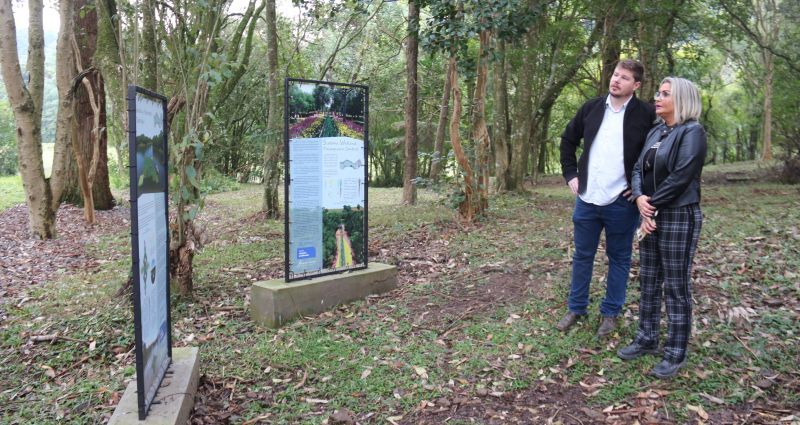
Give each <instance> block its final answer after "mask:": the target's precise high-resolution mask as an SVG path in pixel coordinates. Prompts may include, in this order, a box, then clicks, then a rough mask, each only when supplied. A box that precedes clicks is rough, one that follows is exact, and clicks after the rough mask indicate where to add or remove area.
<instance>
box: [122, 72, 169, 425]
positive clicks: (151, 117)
mask: <svg viewBox="0 0 800 425" xmlns="http://www.w3.org/2000/svg"><path fill="white" fill-rule="evenodd" d="M128 101H129V123H130V135H129V139H130V140H129V143H130V148H129V149H130V158H131V162H132V166H131V225H132V227H133V228H132V232H131V235H132V239H133V243H132V250H133V266H134V267H133V276H134V282H135V283H134V320H135V329H136V375H137V385H138V391H137V392H138V397H139V417H140V419H144V416H146V414H147V410H148V409H149V407H150V404H151V403H152V401H153V398H154V397H155V394H156V392H157V390H158V387H159V385H160V384H161V380H162V379H163V377H164V373H165V372H166V370H167V368H168V367H169V363H170V358H171V341H170V326H169V273H168V255H169V240H168V237H169V235H168V232H167V230H168V215H167V214H168V210H167V205H168V203H167V197H168V192H167V191H168V188H167V177H168V176H167V170H168V166H167V153H168V151H167V133H166V132H167V125H166V98H164V97H162V96H159V95H157V94H155V93H151V92H149V91H147V90H144V89H141V88H139V87H135V86H129V88H128Z"/></svg>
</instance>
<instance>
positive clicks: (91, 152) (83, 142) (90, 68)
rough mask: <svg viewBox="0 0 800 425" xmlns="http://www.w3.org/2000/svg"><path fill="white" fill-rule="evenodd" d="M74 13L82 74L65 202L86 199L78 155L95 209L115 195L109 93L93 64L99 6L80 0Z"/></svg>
mask: <svg viewBox="0 0 800 425" xmlns="http://www.w3.org/2000/svg"><path fill="white" fill-rule="evenodd" d="M75 10H76V11H77V13H74V20H75V25H74V28H75V31H74V38H73V40H74V41H73V45H72V50H73V54H74V57H75V65H76V69H75V70H74V73H75V74H80V75H81V76H82V78H81V80H80V83H81V85H80V87H79V88H78V89H77V90H74V94H75V97H74V99H73V102H74V105H73V106H74V110H75V121H74V124H75V125H76V126H77V128H76V129H75V132H76V136H77V137H75V139H74V140H73V141H72V145H74V146H76V147H77V150H76V149H71V151H72V155H70V156H69V161H68V165H67V168H66V169H67V173H66V177H65V179H66V181H65V187H64V192H63V193H62V195H61V200H62V201H63V202H71V203H73V204H80V203H81V202H82V201H83V202H84V204H85V203H86V201H85V200H83V199H82V198H85V196H83V195H81V190H80V187H81V181H80V179H79V175H80V172H79V171H78V162H79V161H78V158H79V157H80V161H81V162H83V164H86V167H85V169H86V173H85V174H86V175H85V177H86V182H85V184H87V185H88V187H90V188H91V195H92V196H91V204H92V205H93V206H94V209H97V210H108V209H111V208H113V207H114V197H113V195H112V194H111V185H110V181H109V175H108V132H107V130H106V129H107V125H106V116H107V115H106V93H105V84H104V83H103V77H102V75H101V74H100V73H99V72H98V71H97V68H96V67H95V66H94V64H93V63H94V55H95V52H96V46H97V35H98V34H97V24H98V22H97V10H96V7H94V4H93V3H90V2H89V1H88V0H77V1H76V2H75Z"/></svg>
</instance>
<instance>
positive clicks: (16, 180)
mask: <svg viewBox="0 0 800 425" xmlns="http://www.w3.org/2000/svg"><path fill="white" fill-rule="evenodd" d="M23 203H25V191H24V190H23V188H22V178H20V176H19V174H15V175H11V176H0V212H1V211H3V210H5V209H6V208H10V207H13V206H14V205H17V204H23Z"/></svg>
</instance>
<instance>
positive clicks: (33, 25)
mask: <svg viewBox="0 0 800 425" xmlns="http://www.w3.org/2000/svg"><path fill="white" fill-rule="evenodd" d="M42 7H43V5H42V1H41V0H30V1H29V2H28V8H29V11H28V16H29V25H28V66H27V72H28V73H29V75H30V81H29V84H28V86H27V89H26V87H25V82H24V80H23V77H22V71H21V69H20V64H19V57H18V56H17V35H16V25H15V24H14V15H13V12H12V8H11V0H0V71H2V76H3V82H4V84H5V87H6V93H7V95H8V100H9V103H10V104H11V108H12V109H13V111H14V121H15V124H16V127H17V132H16V138H17V153H18V157H19V172H20V176H21V177H22V186H23V189H24V190H25V204H26V205H27V207H28V227H29V229H30V231H31V232H32V233H33V234H34V235H36V236H37V237H39V238H41V239H51V238H53V237H55V233H56V229H55V210H54V209H53V208H52V192H51V191H50V185H49V184H48V182H47V180H46V179H45V177H44V164H43V162H42V132H41V123H42V109H41V105H42V96H43V89H44V28H43V26H42Z"/></svg>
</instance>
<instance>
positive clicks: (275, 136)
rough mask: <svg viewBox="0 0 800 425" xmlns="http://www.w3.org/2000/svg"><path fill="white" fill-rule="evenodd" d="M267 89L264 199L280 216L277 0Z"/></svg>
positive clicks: (271, 18) (270, 26)
mask: <svg viewBox="0 0 800 425" xmlns="http://www.w3.org/2000/svg"><path fill="white" fill-rule="evenodd" d="M266 12H267V13H266V15H267V16H266V20H267V92H268V97H269V111H268V116H267V144H266V146H265V148H264V149H265V151H264V171H263V172H264V202H263V206H262V209H263V210H264V211H265V212H266V214H267V217H270V218H277V217H280V215H281V211H280V205H279V202H278V186H279V185H280V181H281V175H280V170H281V167H280V162H281V157H282V155H283V137H282V134H283V131H282V128H283V116H282V115H281V111H282V110H283V102H282V101H281V93H282V90H281V88H280V87H279V86H280V80H279V74H278V73H279V71H278V30H277V14H276V9H275V0H267V5H266Z"/></svg>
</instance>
